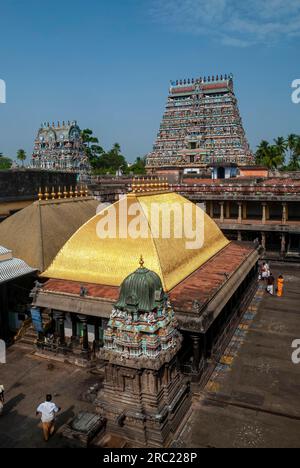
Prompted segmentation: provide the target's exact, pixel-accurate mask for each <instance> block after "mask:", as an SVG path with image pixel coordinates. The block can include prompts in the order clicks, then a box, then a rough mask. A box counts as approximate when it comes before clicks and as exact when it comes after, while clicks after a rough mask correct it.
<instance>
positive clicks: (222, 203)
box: [220, 201, 224, 223]
mask: <svg viewBox="0 0 300 468" xmlns="http://www.w3.org/2000/svg"><path fill="white" fill-rule="evenodd" d="M220 208H221V214H220V222H221V223H224V202H223V201H222V202H220Z"/></svg>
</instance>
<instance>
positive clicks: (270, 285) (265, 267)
mask: <svg viewBox="0 0 300 468" xmlns="http://www.w3.org/2000/svg"><path fill="white" fill-rule="evenodd" d="M259 279H260V280H263V281H265V283H266V285H267V292H268V293H269V294H271V296H274V294H275V292H276V294H277V296H278V297H282V296H283V288H284V278H283V276H282V275H279V276H278V278H277V282H276V280H275V277H274V275H273V274H272V272H271V269H270V266H269V264H268V263H266V262H264V263H263V264H262V265H261V267H260V272H259ZM275 283H277V287H276V291H275Z"/></svg>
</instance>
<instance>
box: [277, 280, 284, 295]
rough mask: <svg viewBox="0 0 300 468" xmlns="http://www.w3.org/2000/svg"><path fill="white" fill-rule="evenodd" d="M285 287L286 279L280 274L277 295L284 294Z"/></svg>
mask: <svg viewBox="0 0 300 468" xmlns="http://www.w3.org/2000/svg"><path fill="white" fill-rule="evenodd" d="M283 288H284V279H283V276H282V275H280V276H279V277H278V280H277V296H278V297H282V296H283Z"/></svg>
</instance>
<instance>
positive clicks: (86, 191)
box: [85, 185, 89, 197]
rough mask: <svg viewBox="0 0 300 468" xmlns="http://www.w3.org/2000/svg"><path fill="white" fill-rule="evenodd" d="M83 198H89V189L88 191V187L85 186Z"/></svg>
mask: <svg viewBox="0 0 300 468" xmlns="http://www.w3.org/2000/svg"><path fill="white" fill-rule="evenodd" d="M85 196H86V197H88V196H89V189H88V186H87V185H86V186H85Z"/></svg>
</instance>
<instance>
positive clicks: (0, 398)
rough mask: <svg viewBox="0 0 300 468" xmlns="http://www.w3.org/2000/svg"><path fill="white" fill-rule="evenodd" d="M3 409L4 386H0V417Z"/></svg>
mask: <svg viewBox="0 0 300 468" xmlns="http://www.w3.org/2000/svg"><path fill="white" fill-rule="evenodd" d="M3 408H4V386H3V385H0V416H2V413H3Z"/></svg>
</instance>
